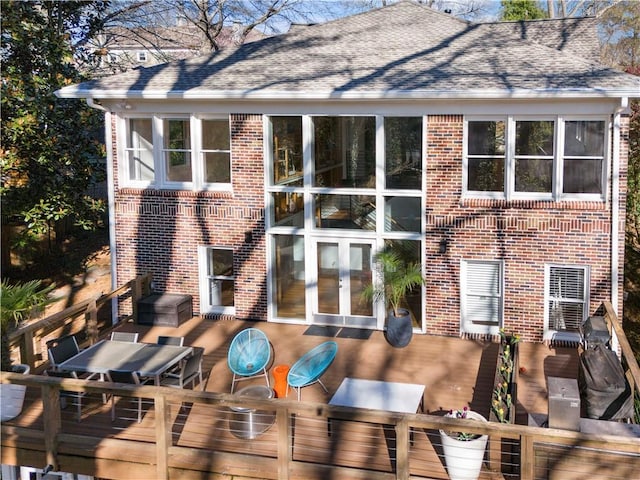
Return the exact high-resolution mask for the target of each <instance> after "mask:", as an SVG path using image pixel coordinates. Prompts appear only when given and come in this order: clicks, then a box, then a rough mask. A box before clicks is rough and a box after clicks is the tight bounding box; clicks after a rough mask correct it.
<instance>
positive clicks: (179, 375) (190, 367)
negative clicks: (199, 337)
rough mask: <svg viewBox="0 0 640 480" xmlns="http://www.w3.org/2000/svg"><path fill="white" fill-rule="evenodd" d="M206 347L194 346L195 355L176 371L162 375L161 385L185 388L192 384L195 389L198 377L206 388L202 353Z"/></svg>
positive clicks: (202, 386) (202, 387)
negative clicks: (203, 376)
mask: <svg viewBox="0 0 640 480" xmlns="http://www.w3.org/2000/svg"><path fill="white" fill-rule="evenodd" d="M203 353H204V348H202V347H193V355H191V356H190V357H189V358H187V361H186V362H185V364H184V366H182V367H181V368H180V369H179V370H178V371H177V372H176V373H167V374H166V375H164V376H163V377H162V380H161V381H160V385H161V386H163V387H173V388H185V387H186V386H187V385H189V384H191V388H193V389H194V390H195V388H196V379H198V382H199V384H200V386H201V389H202V390H204V383H203V382H202V355H203Z"/></svg>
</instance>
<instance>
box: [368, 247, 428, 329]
mask: <svg viewBox="0 0 640 480" xmlns="http://www.w3.org/2000/svg"><path fill="white" fill-rule="evenodd" d="M375 259H376V264H377V266H378V268H380V270H381V273H382V278H383V280H382V283H381V284H380V285H374V284H371V285H368V286H367V287H366V288H365V289H364V291H363V292H362V295H363V296H364V297H365V298H367V299H372V300H375V301H378V300H385V301H386V302H387V304H388V305H389V308H391V309H392V310H393V314H394V315H395V316H399V315H400V314H399V309H400V307H401V305H402V303H403V302H404V301H405V299H406V296H407V295H408V294H409V293H410V292H411V291H412V289H413V288H414V287H417V286H419V285H422V284H423V283H424V281H425V280H424V277H423V276H422V267H421V265H420V263H419V262H406V261H404V260H403V258H402V256H401V253H400V252H398V251H395V250H394V249H393V247H391V248H387V249H385V250H384V251H382V252H380V253H378V254H377V255H376V258H375Z"/></svg>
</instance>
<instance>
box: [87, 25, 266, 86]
mask: <svg viewBox="0 0 640 480" xmlns="http://www.w3.org/2000/svg"><path fill="white" fill-rule="evenodd" d="M240 28H241V26H240V25H234V26H232V27H223V28H222V30H221V31H220V33H219V34H218V35H217V37H216V42H217V44H218V48H221V49H222V48H235V47H237V46H239V45H241V44H242V43H249V42H252V41H255V40H258V39H261V38H264V37H265V35H264V34H262V33H261V32H259V31H257V30H255V29H253V30H251V31H250V32H249V34H248V35H247V37H246V38H245V39H244V40H243V38H242V35H241V31H240ZM90 43H91V45H90V48H91V49H92V52H93V58H94V59H95V62H94V64H93V65H92V67H93V70H94V73H93V74H94V75H96V76H99V75H108V74H113V73H120V72H124V71H126V70H129V69H130V68H138V67H151V66H154V65H158V64H160V63H166V62H170V61H174V60H183V59H186V58H191V57H195V56H198V55H202V54H205V53H207V52H209V51H210V46H209V42H208V41H207V40H206V39H205V36H204V34H203V33H202V31H201V30H200V29H198V28H197V27H196V26H195V25H194V24H190V23H187V22H186V21H184V20H183V21H181V22H178V23H177V24H176V25H174V26H170V27H146V28H143V27H135V28H125V27H110V28H106V29H105V30H104V32H102V33H101V34H99V35H97V36H96V38H95V39H94V40H92V41H91V42H90Z"/></svg>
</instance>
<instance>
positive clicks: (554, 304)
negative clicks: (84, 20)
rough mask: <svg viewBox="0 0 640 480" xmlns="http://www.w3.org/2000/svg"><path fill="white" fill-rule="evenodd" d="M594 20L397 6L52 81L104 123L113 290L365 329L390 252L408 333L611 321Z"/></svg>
mask: <svg viewBox="0 0 640 480" xmlns="http://www.w3.org/2000/svg"><path fill="white" fill-rule="evenodd" d="M597 52H598V41H597V37H596V30H595V21H594V19H564V20H544V21H536V22H515V23H486V24H472V23H468V22H464V21H461V20H459V19H456V18H454V17H452V16H450V15H446V14H442V13H440V12H437V11H434V10H431V9H429V8H427V7H425V6H422V5H419V4H416V3H412V2H408V1H407V2H399V3H396V4H393V5H391V6H388V7H384V8H380V9H377V10H372V11H369V12H367V13H363V14H359V15H355V16H352V17H347V18H343V19H340V20H337V21H333V22H329V23H326V24H320V25H314V26H309V27H305V28H299V29H295V30H294V31H291V32H290V33H288V34H285V35H281V36H277V37H272V38H266V39H263V40H259V41H257V42H253V43H251V44H247V45H243V46H241V47H240V48H238V49H237V50H233V51H226V52H225V51H222V52H219V53H217V54H215V55H212V56H207V57H198V58H195V59H189V60H184V61H178V62H173V63H168V64H163V65H157V66H154V67H150V68H143V69H136V70H132V71H129V72H126V73H123V74H119V75H115V76H110V77H105V78H101V79H97V80H94V81H90V82H87V83H83V84H80V85H72V86H69V87H66V88H63V89H62V90H60V91H59V92H58V95H59V96H61V97H63V98H86V99H87V101H89V102H90V104H92V105H94V106H96V107H97V108H102V109H104V111H105V117H106V125H107V133H108V134H107V138H108V139H110V141H109V144H108V151H109V158H108V166H109V178H110V197H109V198H110V228H111V248H112V256H113V257H112V258H113V260H114V275H113V279H114V280H113V281H114V283H115V284H117V283H118V281H124V280H126V279H130V278H132V277H133V276H135V275H136V274H141V273H146V272H152V273H153V275H154V279H155V282H156V289H157V290H160V291H166V292H176V293H187V294H191V295H193V298H194V311H195V312H196V313H199V314H201V315H207V316H211V317H217V316H224V317H226V316H229V317H235V318H240V319H257V320H262V321H272V322H285V323H286V322H288V323H303V324H309V325H316V324H318V325H342V326H354V327H361V328H371V329H383V328H384V327H385V307H384V305H381V304H379V303H377V304H371V303H369V302H365V301H363V300H362V298H361V296H360V291H361V289H362V285H364V284H366V283H368V282H370V281H372V280H375V278H376V270H375V266H374V262H373V257H374V255H375V253H376V252H377V251H379V250H380V249H382V248H383V247H384V246H385V245H388V244H394V245H395V246H397V247H399V248H400V249H401V251H402V252H403V255H406V256H407V257H409V258H411V259H413V260H415V261H418V262H420V263H421V264H422V266H423V271H424V276H425V278H426V284H425V286H424V287H423V288H422V289H419V290H417V291H415V292H414V295H412V296H411V297H410V298H409V302H408V303H409V305H408V306H409V307H410V310H411V312H412V315H413V318H414V322H415V323H414V326H415V331H416V332H423V333H429V334H437V335H454V336H458V335H487V334H489V335H495V334H496V333H497V332H498V329H499V328H500V327H503V328H505V330H506V331H508V332H518V333H520V334H521V335H523V337H524V338H525V339H527V340H530V341H541V340H543V338H554V337H555V338H558V337H564V336H567V337H569V338H571V337H572V336H573V335H575V332H576V331H577V329H578V327H579V325H580V323H581V322H582V321H583V320H585V319H586V318H587V316H589V315H592V314H593V312H594V309H595V308H596V307H597V306H598V305H599V304H600V303H601V302H602V301H605V300H608V301H611V302H612V304H613V305H614V307H615V308H616V309H617V310H618V311H619V312H621V311H622V278H623V255H624V220H625V191H626V188H627V184H626V171H627V156H628V115H627V107H628V100H629V98H633V97H638V96H640V79H639V78H637V77H633V76H630V75H627V74H624V73H621V72H618V71H615V70H612V69H609V68H607V67H605V66H603V65H602V64H600V63H598V53H597Z"/></svg>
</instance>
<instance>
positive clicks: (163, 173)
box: [116, 113, 233, 191]
mask: <svg viewBox="0 0 640 480" xmlns="http://www.w3.org/2000/svg"><path fill="white" fill-rule="evenodd" d="M136 118H138V119H151V128H152V138H153V167H154V175H155V178H154V180H152V181H150V180H136V179H132V178H130V177H129V170H128V165H127V159H128V150H130V149H129V148H128V147H127V145H128V143H127V142H128V131H129V120H131V119H136ZM225 118H226V119H229V121H230V116H229V115H216V116H215V117H203V118H199V117H198V116H196V115H187V114H176V115H169V114H153V113H150V114H141V113H134V114H131V113H127V114H126V115H123V116H119V117H118V119H117V126H116V131H117V135H118V166H119V169H118V176H119V183H120V185H122V186H124V187H133V188H154V189H164V190H193V191H202V190H217V191H231V190H232V184H231V183H205V182H204V165H203V157H202V151H203V150H202V120H210V119H214V120H217V119H225ZM167 119H175V120H188V121H189V128H190V136H191V140H190V144H189V146H188V147H189V148H188V149H185V151H187V150H189V152H190V155H189V161H190V162H191V179H190V180H189V181H184V182H177V181H169V180H168V179H167V165H166V162H165V151H166V149H165V146H164V120H167ZM229 127H231V126H229ZM229 132H230V133H231V128H229ZM230 140H231V139H230ZM230 147H231V144H230ZM231 150H232V149H231V148H230V150H229V169H230V170H231V167H232V161H233V160H232V157H231Z"/></svg>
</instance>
